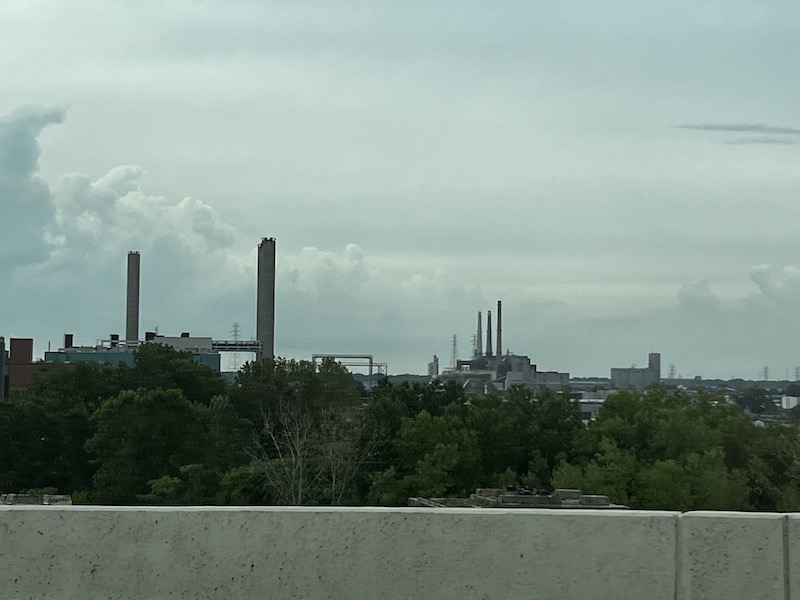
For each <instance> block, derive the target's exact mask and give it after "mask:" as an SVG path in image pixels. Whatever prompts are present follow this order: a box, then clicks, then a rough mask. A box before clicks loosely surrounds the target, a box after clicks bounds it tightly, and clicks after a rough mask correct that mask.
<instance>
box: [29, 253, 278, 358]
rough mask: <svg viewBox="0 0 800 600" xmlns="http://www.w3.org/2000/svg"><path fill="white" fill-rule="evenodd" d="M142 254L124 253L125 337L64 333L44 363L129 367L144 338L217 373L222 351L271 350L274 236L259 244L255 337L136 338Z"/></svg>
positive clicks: (264, 352) (186, 335)
mask: <svg viewBox="0 0 800 600" xmlns="http://www.w3.org/2000/svg"><path fill="white" fill-rule="evenodd" d="M140 278H141V256H140V255H139V252H137V251H130V252H129V253H128V270H127V279H126V281H127V288H126V293H125V338H124V339H123V340H120V336H119V335H118V334H114V333H112V334H111V335H110V336H109V338H108V339H107V340H101V341H100V342H99V343H98V344H96V345H95V346H75V345H74V344H73V337H74V336H73V334H71V333H67V334H64V346H63V347H62V348H60V349H59V350H57V351H47V352H45V362H73V361H77V360H83V361H95V362H109V363H112V364H117V363H119V362H123V363H126V364H130V365H133V362H134V355H133V352H134V351H135V350H136V349H137V348H138V347H139V346H140V345H141V344H142V343H143V342H157V343H160V344H164V345H166V346H170V347H172V348H174V349H176V350H183V351H188V352H191V353H192V354H194V356H195V360H196V361H197V362H198V363H200V364H205V365H208V366H209V367H211V368H212V369H214V370H215V371H217V372H219V371H220V370H221V364H220V355H219V353H220V352H251V353H253V354H255V356H256V358H259V359H260V358H265V357H272V356H274V354H275V238H272V237H269V238H263V239H262V240H261V243H260V244H259V246H258V266H257V281H256V339H255V340H240V339H233V340H213V339H211V338H210V337H196V336H192V335H190V334H189V332H183V333H181V334H180V335H179V336H174V337H172V336H164V335H159V334H158V333H157V332H154V331H147V332H145V334H144V339H143V340H142V339H141V338H140V337H139V306H140Z"/></svg>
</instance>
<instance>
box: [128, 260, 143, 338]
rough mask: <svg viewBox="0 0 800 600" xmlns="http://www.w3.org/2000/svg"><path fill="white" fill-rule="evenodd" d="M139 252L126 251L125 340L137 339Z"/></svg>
mask: <svg viewBox="0 0 800 600" xmlns="http://www.w3.org/2000/svg"><path fill="white" fill-rule="evenodd" d="M139 258H140V257H139V253H138V252H135V251H133V250H132V251H130V252H128V292H127V300H126V315H125V342H126V343H128V344H136V342H138V341H139Z"/></svg>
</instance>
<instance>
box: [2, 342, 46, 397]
mask: <svg viewBox="0 0 800 600" xmlns="http://www.w3.org/2000/svg"><path fill="white" fill-rule="evenodd" d="M41 368H42V363H41V362H33V340H32V339H31V338H11V339H10V340H9V349H8V350H6V345H5V339H4V338H2V337H0V400H2V399H4V398H7V397H8V395H9V394H10V393H11V392H19V391H22V390H24V389H25V388H27V387H28V386H29V385H30V383H31V381H32V380H33V377H34V376H35V375H36V373H38V372H39V370H40V369H41Z"/></svg>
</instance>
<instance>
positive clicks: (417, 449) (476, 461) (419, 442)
mask: <svg viewBox="0 0 800 600" xmlns="http://www.w3.org/2000/svg"><path fill="white" fill-rule="evenodd" d="M395 453H396V456H397V462H396V464H395V465H393V466H391V467H389V468H388V469H385V470H384V471H382V472H380V473H377V474H375V475H374V477H373V483H372V486H371V487H370V491H369V498H370V500H371V501H373V502H377V503H380V504H405V503H406V502H407V501H408V497H409V496H424V495H431V494H434V493H435V494H436V495H446V496H464V495H466V494H469V493H471V492H472V491H473V490H474V489H475V488H476V487H477V486H478V485H479V484H480V483H481V482H482V481H483V480H484V474H483V470H482V466H481V453H480V448H479V445H478V435H477V432H475V431H474V430H471V429H469V428H468V427H467V426H466V425H465V423H464V421H463V420H462V419H461V417H460V416H458V415H453V414H446V415H443V416H432V415H431V414H429V413H428V412H427V411H422V412H420V413H419V414H418V415H417V417H416V418H415V419H407V418H406V419H403V424H402V427H401V430H400V436H399V438H398V439H397V440H396V441H395Z"/></svg>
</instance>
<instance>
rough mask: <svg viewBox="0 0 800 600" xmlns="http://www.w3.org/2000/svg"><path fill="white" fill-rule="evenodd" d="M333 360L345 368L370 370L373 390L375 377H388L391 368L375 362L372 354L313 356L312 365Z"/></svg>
mask: <svg viewBox="0 0 800 600" xmlns="http://www.w3.org/2000/svg"><path fill="white" fill-rule="evenodd" d="M325 358H333V359H335V360H336V362H338V363H339V364H340V365H342V366H343V367H361V368H364V367H367V368H368V369H369V387H370V389H372V385H373V381H372V378H373V375H376V374H377V375H388V374H389V366H388V365H387V363H385V362H375V360H374V358H373V356H372V354H331V353H328V354H312V355H311V364H312V365H314V366H315V367H316V366H317V360H320V359H325Z"/></svg>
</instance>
